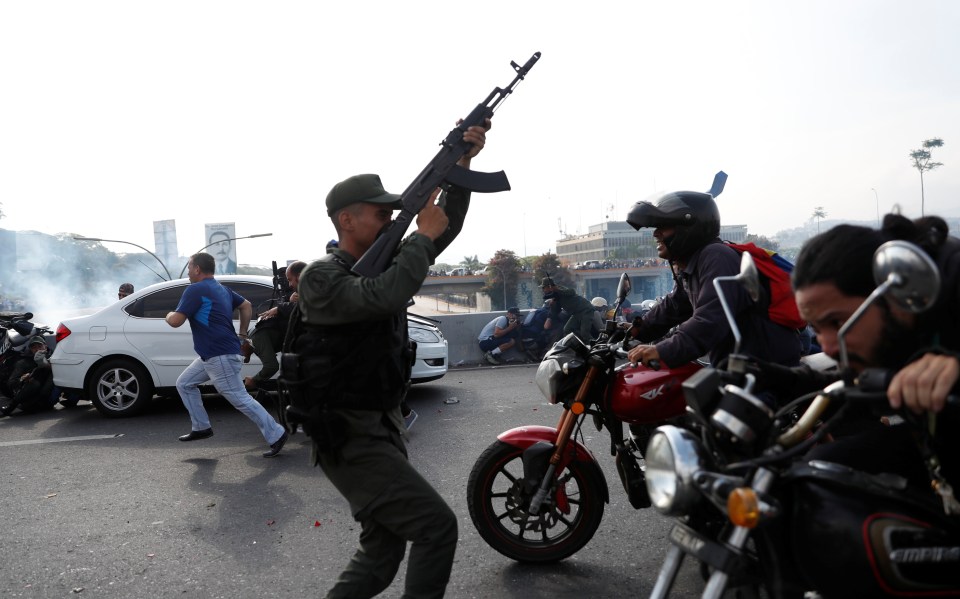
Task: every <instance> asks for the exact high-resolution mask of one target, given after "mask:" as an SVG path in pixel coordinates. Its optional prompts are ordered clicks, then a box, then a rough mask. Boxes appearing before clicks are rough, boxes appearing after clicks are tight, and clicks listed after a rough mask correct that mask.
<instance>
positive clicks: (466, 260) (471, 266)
mask: <svg viewBox="0 0 960 599" xmlns="http://www.w3.org/2000/svg"><path fill="white" fill-rule="evenodd" d="M460 266H462V267H464V268H466V269H467V270H469V271H470V272H476V271H478V270H482V269H483V264H481V263H480V260H477V255H476V254H474V255H473V257H471V256H464V257H463V260H462V261H461V262H460Z"/></svg>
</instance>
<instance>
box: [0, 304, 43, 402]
mask: <svg viewBox="0 0 960 599" xmlns="http://www.w3.org/2000/svg"><path fill="white" fill-rule="evenodd" d="M32 318H33V313H32V312H0V394H2V395H4V396H6V397H12V396H13V392H12V390H11V389H10V388H9V386H8V385H7V379H8V378H9V377H10V374H11V373H12V372H13V367H14V365H15V364H16V363H17V360H19V359H20V357H21V356H22V355H23V351H24V350H25V349H26V347H27V342H28V341H29V340H30V338H31V337H33V336H35V335H39V336H41V337H43V338H44V340H45V341H46V342H47V346H48V347H50V349H51V353H52V349H53V345H54V344H55V342H54V339H53V334H52V332H51V331H50V329H49V328H47V327H45V326H43V325H35V324H34V323H32V322H30V320H31V319H32Z"/></svg>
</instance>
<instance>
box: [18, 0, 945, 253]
mask: <svg viewBox="0 0 960 599" xmlns="http://www.w3.org/2000/svg"><path fill="white" fill-rule="evenodd" d="M958 29H960V3H957V2H953V1H949V0H943V1H924V0H911V1H909V2H907V1H902V2H890V1H883V0H863V1H849V2H848V1H842V0H830V1H818V0H814V1H810V0H807V1H805V2H770V1H756V2H749V1H738V2H722V1H718V0H713V1H708V2H707V1H705V2H679V1H676V2H656V3H654V2H646V1H640V0H632V1H622V2H620V1H617V2H603V1H599V2H592V3H583V2H577V3H573V2H561V1H556V0H555V1H552V2H530V1H526V2H517V1H510V2H507V1H501V0H492V1H487V2H482V3H476V2H450V1H446V2H441V1H412V2H396V1H391V2H367V1H363V0H354V1H352V2H335V3H333V2H320V1H315V2H302V1H301V2H297V1H284V2H269V3H268V2H244V1H236V0H231V1H229V2H226V1H204V0H190V1H165V2H149V3H148V2H140V1H134V0H122V1H115V2H103V1H84V2H75V1H70V2H64V1H60V2H58V1H48V2H12V1H7V2H3V3H0V81H2V82H3V92H2V93H0V169H2V171H0V202H2V207H0V209H2V210H3V212H4V213H5V214H6V217H5V218H3V219H2V220H0V228H7V229H15V230H24V229H33V230H39V231H42V232H46V233H58V232H70V233H75V234H80V235H85V236H92V237H103V238H109V239H123V240H127V241H131V242H134V243H137V244H139V245H143V246H145V247H148V248H151V249H152V248H153V247H154V246H153V224H152V223H153V221H154V220H165V219H176V224H177V229H178V244H179V250H180V253H181V254H183V255H187V254H190V253H193V252H194V251H196V250H197V249H199V248H200V247H201V246H203V245H205V238H204V236H203V232H204V229H203V225H204V223H219V222H231V221H233V222H236V231H237V235H250V234H255V233H266V232H271V233H273V236H272V237H268V238H264V239H252V240H244V241H239V242H237V252H238V258H239V262H240V263H253V264H261V265H268V264H269V262H270V260H271V259H275V260H278V261H281V262H282V261H284V260H287V259H311V258H316V257H319V256H321V255H322V254H323V246H324V244H325V243H326V241H327V240H329V239H331V238H332V237H333V236H334V232H333V227H332V225H331V224H330V221H329V219H328V218H327V217H326V213H325V210H324V207H323V200H324V198H325V197H326V194H327V191H328V190H329V189H330V187H331V186H332V185H333V184H335V183H336V182H338V181H340V180H342V179H344V178H346V177H348V176H350V175H353V174H357V173H364V172H374V173H379V174H380V175H381V177H382V179H383V182H384V184H385V185H386V187H387V189H389V190H391V191H395V192H397V193H399V192H400V191H402V190H403V189H404V188H405V187H406V186H407V185H408V184H409V183H410V181H411V179H412V178H413V177H414V176H415V175H416V174H417V173H419V172H420V170H421V169H422V168H423V166H424V165H425V164H426V162H427V161H428V160H429V159H430V158H431V157H432V156H433V155H434V154H435V153H436V151H437V143H438V142H439V141H440V139H442V138H443V137H444V136H445V135H446V133H447V132H448V131H449V130H450V128H451V127H452V126H453V124H454V122H455V120H456V119H457V118H459V117H461V116H463V115H465V114H466V113H467V112H469V111H470V110H471V109H472V108H473V106H474V105H476V104H477V103H478V102H480V101H481V100H483V99H484V98H485V97H486V95H487V94H488V93H489V92H490V91H491V90H492V89H493V88H494V87H495V86H504V85H506V84H507V83H509V82H510V80H511V79H512V78H513V70H512V69H511V67H510V61H511V60H513V61H516V62H518V63H523V62H524V61H526V60H527V59H528V58H529V57H530V55H531V54H532V53H533V52H535V51H540V52H542V53H543V56H542V58H541V60H540V62H539V63H538V64H537V66H536V67H535V68H534V69H533V70H532V71H531V72H530V75H529V76H528V77H527V80H526V81H525V82H523V83H522V84H521V85H520V86H519V88H518V89H517V91H516V93H515V94H513V95H512V96H511V97H510V98H508V99H507V100H506V102H505V103H504V104H503V105H502V106H501V108H500V110H499V111H498V113H497V114H496V116H495V118H494V128H493V130H492V131H491V132H490V134H489V136H488V147H487V149H486V150H485V151H484V152H483V154H481V156H480V157H479V158H477V159H476V160H475V161H474V168H476V169H478V170H491V171H493V170H501V169H502V170H504V171H506V173H507V175H508V177H509V178H510V181H511V183H512V186H513V190H512V191H510V192H506V193H500V194H492V195H479V194H477V195H475V196H474V201H473V204H472V207H471V212H470V214H469V215H468V221H467V223H466V226H465V228H464V232H463V233H462V234H461V235H460V237H459V238H458V239H457V241H456V242H455V243H454V244H453V245H452V246H451V247H450V248H449V249H448V250H447V251H446V252H445V253H444V254H443V255H442V256H440V258H439V261H441V262H449V263H458V262H459V261H460V260H461V259H462V258H463V257H464V256H466V255H473V254H477V255H478V256H479V259H480V260H481V261H485V260H487V259H489V258H490V257H491V256H492V255H493V253H494V252H495V251H496V250H497V249H501V248H505V249H511V250H514V251H515V252H517V253H518V254H521V255H523V254H528V255H530V254H541V253H543V252H546V251H548V250H554V248H555V241H556V239H557V237H558V236H559V233H560V231H561V230H562V231H563V232H565V233H570V234H576V233H580V232H586V231H587V227H588V226H589V225H591V224H595V223H598V222H601V221H602V220H604V219H605V218H607V217H608V216H612V217H613V218H615V219H618V220H623V219H624V218H625V215H626V213H627V211H628V210H629V207H630V206H631V205H632V204H633V203H634V202H636V201H638V200H641V199H644V198H645V197H647V196H648V195H650V194H651V193H653V192H655V191H657V190H668V189H695V190H701V191H702V190H706V189H707V188H708V187H709V186H710V183H711V181H712V178H713V174H714V173H715V172H716V171H718V170H720V169H722V170H725V171H726V172H727V173H728V174H729V176H730V178H729V181H728V183H727V188H726V191H725V192H724V194H723V195H722V196H721V197H720V199H719V204H720V208H721V215H722V218H723V221H724V222H725V223H727V224H746V225H748V226H749V228H750V231H751V232H755V233H760V234H766V235H771V234H773V233H775V232H777V231H779V230H781V229H786V228H790V227H794V226H799V225H801V224H803V223H804V222H805V221H808V220H809V218H810V215H811V213H812V212H813V210H814V208H815V207H817V206H822V207H823V208H824V209H825V210H826V212H827V214H828V218H843V219H873V218H876V214H877V207H878V204H879V208H880V210H881V211H887V210H889V209H890V208H891V206H893V205H894V204H896V203H899V204H900V205H901V206H902V208H903V211H904V213H905V214H907V215H909V216H918V215H919V213H920V180H919V174H918V173H917V171H916V170H915V169H914V168H912V167H911V165H910V162H909V158H908V154H909V152H910V151H911V150H913V149H916V148H919V147H920V146H921V142H922V141H923V140H924V139H927V138H931V137H941V138H943V139H944V140H945V146H944V147H943V148H941V149H939V150H936V151H935V153H934V158H935V160H938V161H940V162H943V163H944V166H943V167H941V168H940V169H938V170H935V171H932V172H930V173H928V174H927V175H926V177H925V181H926V211H927V213H939V214H943V215H948V216H960V118H958V115H960V68H958V66H957V60H958V58H960V36H958V35H957V31H958ZM873 190H876V193H874V191H873ZM108 247H110V248H111V249H113V250H115V251H135V250H134V248H130V247H129V246H123V245H117V244H113V245H109V246H108ZM174 266H175V265H171V270H174V268H173V267H174Z"/></svg>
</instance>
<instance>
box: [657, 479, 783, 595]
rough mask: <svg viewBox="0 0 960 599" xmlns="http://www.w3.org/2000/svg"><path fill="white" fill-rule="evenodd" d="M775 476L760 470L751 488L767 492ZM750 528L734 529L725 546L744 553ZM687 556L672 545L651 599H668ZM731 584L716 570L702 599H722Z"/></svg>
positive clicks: (727, 576) (725, 574)
mask: <svg viewBox="0 0 960 599" xmlns="http://www.w3.org/2000/svg"><path fill="white" fill-rule="evenodd" d="M774 478H775V475H774V473H773V472H771V471H769V470H767V469H766V468H758V469H757V471H756V472H754V474H753V477H752V478H751V481H750V486H751V487H752V488H753V489H754V490H755V491H757V492H759V493H765V492H767V491H768V490H769V489H770V487H772V486H773V482H774ZM751 530H752V529H750V528H744V527H743V526H736V527H734V528H733V529H732V530H731V532H730V534H729V535H728V537H727V539H726V541H725V542H724V545H726V546H727V547H730V548H731V549H734V550H735V551H737V552H739V553H743V548H744V547H745V546H746V544H747V541H748V540H750V531H751ZM684 556H685V554H684V552H683V550H682V549H680V547H678V546H677V545H674V544H672V543H671V545H670V548H669V549H668V550H667V555H666V557H665V558H664V560H663V565H662V566H660V572H659V573H658V574H657V582H656V583H655V584H654V587H653V591H651V592H650V599H666V597H667V596H669V594H670V589H671V588H672V587H673V582H674V580H676V578H677V573H678V572H679V571H680V566H681V564H683V558H684ZM729 583H730V575H729V574H728V573H726V572H724V571H722V570H714V571H713V573H712V574H711V575H710V579H709V580H707V585H706V587H704V589H703V594H702V595H700V597H701V599H721V598H722V597H723V593H724V592H725V591H726V590H727V585H728V584H729Z"/></svg>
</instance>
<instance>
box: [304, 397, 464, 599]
mask: <svg viewBox="0 0 960 599" xmlns="http://www.w3.org/2000/svg"><path fill="white" fill-rule="evenodd" d="M394 411H395V412H397V413H396V414H393V413H392V412H391V413H384V412H374V411H361V410H350V411H344V412H343V415H344V416H345V418H346V419H347V422H348V429H349V433H348V440H347V442H346V444H345V445H344V446H342V447H341V448H340V451H338V452H337V455H335V456H334V455H330V454H323V453H321V454H319V455H318V458H319V461H320V467H321V468H322V469H323V472H324V474H326V476H327V478H328V479H330V482H332V483H333V484H334V486H336V488H337V490H338V491H340V493H341V494H342V495H343V496H344V497H345V498H346V499H347V501H348V502H349V503H350V509H351V511H352V512H353V516H354V518H355V519H356V520H357V521H358V522H359V523H360V524H361V527H362V530H361V533H360V546H359V547H358V548H357V551H356V553H354V554H353V557H351V558H350V562H349V563H348V564H347V567H346V568H345V569H344V570H343V572H342V573H341V574H340V576H339V578H338V579H337V582H336V584H335V585H334V586H333V588H332V589H330V591H329V592H328V593H327V597H328V599H341V598H342V599H347V598H350V599H363V598H365V597H373V596H375V595H377V594H379V593H380V592H382V591H383V590H385V589H386V588H387V587H388V586H390V583H391V582H392V581H393V578H394V576H396V574H397V570H398V569H399V567H400V562H401V561H402V560H403V556H404V553H405V552H406V547H407V543H408V542H409V543H411V545H410V559H409V560H408V562H407V574H406V585H405V588H404V592H403V597H404V599H427V598H438V597H443V595H444V592H445V590H446V587H447V581H448V580H449V579H450V570H451V569H452V567H453V556H454V553H455V551H456V548H457V518H456V515H455V514H454V513H453V510H451V509H450V507H449V506H448V505H447V504H446V502H445V501H444V500H443V498H442V497H441V496H440V494H439V493H437V491H436V490H435V489H434V488H433V487H432V486H431V485H430V483H428V482H427V481H426V480H425V479H424V478H423V477H422V476H421V475H420V473H419V472H417V471H416V469H415V468H414V467H413V466H412V465H411V464H410V462H409V461H408V460H407V454H406V450H405V448H404V446H403V440H402V439H401V438H400V433H399V432H398V430H399V427H398V425H397V424H395V422H399V423H401V424H400V425H399V426H402V420H400V419H399V410H394Z"/></svg>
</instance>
